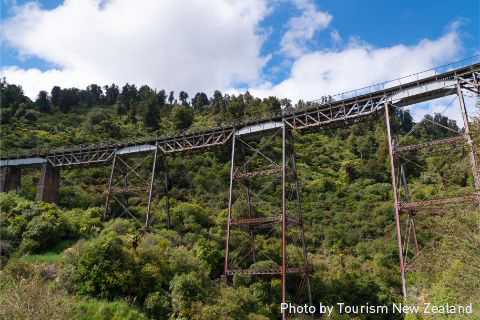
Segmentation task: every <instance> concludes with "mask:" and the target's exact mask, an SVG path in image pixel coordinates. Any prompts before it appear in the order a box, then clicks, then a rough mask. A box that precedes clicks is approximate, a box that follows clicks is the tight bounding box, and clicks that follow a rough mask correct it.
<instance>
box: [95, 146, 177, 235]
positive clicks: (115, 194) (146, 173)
mask: <svg viewBox="0 0 480 320" xmlns="http://www.w3.org/2000/svg"><path fill="white" fill-rule="evenodd" d="M159 162H160V163H159ZM160 168H161V171H162V172H161V174H159V172H158V171H160V170H159V169H160ZM163 197H164V198H165V211H166V224H167V228H170V203H169V202H170V198H169V180H168V167H167V158H166V155H165V154H164V153H163V152H162V151H161V150H160V148H158V147H156V148H154V149H153V150H151V151H150V157H149V156H147V157H143V158H132V157H131V156H130V157H129V155H128V154H123V155H122V154H121V153H120V152H115V153H114V155H113V160H112V167H111V172H110V179H109V182H108V189H107V195H106V200H105V211H104V219H107V218H109V217H115V216H123V215H125V214H127V215H129V216H130V217H131V218H133V219H134V220H135V221H136V222H137V223H138V224H139V225H141V226H142V227H143V229H142V232H147V231H148V228H149V226H150V224H151V223H152V221H153V218H154V215H153V214H152V205H153V203H155V202H159V201H160V200H161V199H162V198H163ZM155 199H157V200H158V201H155ZM112 200H113V204H110V202H111V201H112ZM139 205H142V206H144V207H146V212H145V214H144V216H143V217H140V216H139V215H138V213H136V212H134V210H132V207H135V206H139ZM142 220H143V221H142Z"/></svg>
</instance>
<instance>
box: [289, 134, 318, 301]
mask: <svg viewBox="0 0 480 320" xmlns="http://www.w3.org/2000/svg"><path fill="white" fill-rule="evenodd" d="M290 137H291V140H290V141H291V144H292V146H291V147H292V156H291V157H292V169H293V179H294V183H295V193H296V195H297V210H298V226H299V227H300V236H301V238H302V249H303V265H304V268H305V276H306V277H307V279H306V283H307V294H308V303H309V304H310V305H313V304H312V292H311V288H310V275H309V271H308V256H307V247H306V246H305V232H304V230H303V214H302V204H301V201H300V188H299V186H298V175H297V164H296V159H295V146H294V141H293V137H292V136H291V135H290Z"/></svg>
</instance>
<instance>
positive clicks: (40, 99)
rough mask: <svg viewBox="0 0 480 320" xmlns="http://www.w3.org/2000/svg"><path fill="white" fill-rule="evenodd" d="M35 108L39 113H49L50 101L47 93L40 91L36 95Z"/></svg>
mask: <svg viewBox="0 0 480 320" xmlns="http://www.w3.org/2000/svg"><path fill="white" fill-rule="evenodd" d="M35 106H36V107H37V108H38V111H40V112H45V113H48V112H50V101H49V100H48V93H47V91H43V90H42V91H40V92H39V93H38V96H37V100H35Z"/></svg>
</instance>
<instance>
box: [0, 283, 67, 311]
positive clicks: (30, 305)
mask: <svg viewBox="0 0 480 320" xmlns="http://www.w3.org/2000/svg"><path fill="white" fill-rule="evenodd" d="M0 280H1V281H0V283H1V284H2V285H0V288H1V290H0V305H1V306H2V307H1V308H0V318H1V319H35V320H51V319H58V320H62V319H65V320H67V319H72V316H73V309H72V305H73V301H72V299H71V298H70V297H68V296H66V295H65V294H64V293H62V292H61V291H58V290H54V289H52V288H51V287H50V286H48V285H47V284H45V283H43V282H41V281H40V280H38V279H36V278H35V277H34V278H32V279H30V280H28V281H15V280H13V279H8V278H5V277H2V278H0Z"/></svg>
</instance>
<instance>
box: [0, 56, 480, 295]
mask: <svg viewBox="0 0 480 320" xmlns="http://www.w3.org/2000/svg"><path fill="white" fill-rule="evenodd" d="M477 60H478V59H477ZM465 92H469V93H473V94H474V95H477V96H478V95H480V63H478V62H475V63H472V61H471V60H466V61H462V62H459V63H456V64H452V65H447V66H444V67H441V68H437V69H432V70H429V71H425V72H421V73H418V74H413V75H410V76H407V77H403V78H400V79H396V80H393V81H389V82H385V83H382V84H378V85H374V86H370V87H366V88H363V89H358V90H353V91H350V92H346V93H343V94H340V95H337V96H333V97H332V98H331V99H322V100H321V101H320V100H319V101H312V102H311V103H309V104H307V107H306V108H304V109H300V110H299V109H295V110H293V111H290V112H286V111H282V112H281V113H278V114H273V115H271V116H270V117H266V118H257V119H250V120H247V121H244V122H235V123H233V124H231V125H229V126H224V127H217V128H210V129H206V130H202V131H195V132H184V133H181V134H174V135H168V136H156V137H152V138H150V139H144V140H141V141H130V142H125V143H110V142H105V143H98V144H92V145H76V146H65V147H63V148H59V149H55V150H47V151H45V150H29V152H27V153H25V154H16V155H2V157H1V159H0V167H1V168H2V177H1V185H0V190H1V191H2V192H6V191H9V190H14V189H16V188H18V187H19V186H20V181H21V170H22V168H25V167H38V168H40V170H41V174H40V180H39V183H38V188H37V194H36V199H37V200H42V201H45V202H55V200H56V199H57V197H58V190H59V185H60V170H61V169H64V168H71V167H78V166H85V165H87V166H89V165H103V166H111V174H110V179H109V185H108V192H107V196H106V202H105V217H107V215H108V212H109V211H108V210H109V203H111V202H112V201H114V202H116V203H117V204H118V205H120V207H121V208H122V211H123V212H122V214H129V215H131V216H132V217H133V218H135V216H134V215H133V214H132V213H131V212H130V210H129V205H128V203H125V201H124V199H125V198H122V195H123V196H125V195H130V194H133V193H134V192H137V193H140V194H143V195H144V196H145V198H146V200H145V202H144V204H145V206H146V208H147V210H146V215H145V217H143V218H144V221H142V222H141V224H142V226H143V230H144V231H145V232H146V231H147V230H148V226H149V224H150V223H151V221H152V217H151V205H152V201H153V200H152V199H153V198H154V197H155V195H156V194H157V193H162V194H163V196H164V197H166V206H167V207H166V212H167V226H168V227H169V224H170V221H169V205H168V203H169V202H168V189H169V186H168V183H169V180H168V176H167V175H168V168H167V161H166V159H167V156H168V155H174V154H176V155H181V154H184V153H187V152H192V151H197V152H201V151H202V150H205V149H207V148H213V147H226V146H230V147H231V153H232V157H231V173H230V187H229V202H228V221H227V226H226V247H225V248H226V250H225V268H224V279H225V280H226V281H228V279H229V278H230V277H231V276H233V275H234V274H236V273H240V274H247V275H258V276H260V275H269V276H275V275H278V276H281V278H282V302H286V301H287V300H288V299H287V298H288V297H287V292H286V291H287V289H286V288H287V276H288V275H290V274H297V275H300V276H297V278H295V279H297V280H298V279H300V280H299V282H300V284H299V286H298V292H299V293H300V291H302V290H305V288H306V294H305V295H304V296H308V297H309V299H310V302H311V295H310V283H309V277H308V261H307V260H308V259H307V253H306V250H305V243H304V237H303V220H302V212H301V201H300V193H299V188H298V180H297V172H296V164H295V155H294V150H293V138H292V136H291V135H290V132H291V131H292V130H295V131H297V132H299V133H306V132H311V131H322V130H329V129H331V128H335V127H344V126H350V125H353V124H355V123H358V122H360V121H364V120H365V119H369V118H376V119H377V121H379V119H386V131H387V132H386V134H387V136H388V146H389V160H390V172H391V177H392V190H393V198H394V203H393V208H394V211H395V223H396V233H397V242H398V249H399V262H400V274H401V278H402V286H403V287H402V292H403V294H404V296H406V294H407V292H406V285H405V274H406V272H407V271H409V270H412V269H414V263H413V262H411V261H414V258H415V257H413V258H412V259H411V261H407V258H406V251H407V249H406V243H407V241H410V240H407V239H406V238H405V237H406V234H407V233H408V235H409V239H413V240H412V241H413V242H414V248H415V250H416V254H418V252H419V249H418V242H417V240H416V231H415V212H417V211H418V210H422V209H424V208H429V209H432V208H433V209H436V210H441V209H442V207H445V206H452V205H473V206H476V205H479V204H480V176H479V168H478V163H477V161H478V160H477V159H476V155H475V152H474V142H473V141H472V138H471V136H470V127H469V122H468V115H467V110H466V107H465V101H464V93H465ZM448 96H454V97H456V98H455V99H457V100H458V103H457V106H455V107H456V108H458V112H459V113H461V114H462V118H463V126H464V130H463V131H461V132H458V133H456V134H455V135H452V136H451V137H448V138H446V139H442V140H437V141H429V142H425V143H421V144H416V145H401V144H400V140H399V139H396V138H395V136H394V128H392V123H391V121H390V120H391V113H392V111H393V110H394V109H395V108H402V107H406V106H409V105H413V104H416V103H421V102H425V101H429V100H433V99H438V98H442V97H448ZM383 116H384V117H383ZM258 137H264V138H265V137H269V139H268V141H270V143H271V144H274V143H277V144H278V147H279V150H281V154H278V158H276V159H274V156H272V155H271V154H268V153H267V152H264V151H263V149H262V148H264V147H265V146H263V147H259V146H258V145H257V144H254V143H253V142H252V141H255V139H257V140H258ZM477 143H478V142H477ZM442 146H443V147H445V146H456V147H457V149H458V147H459V148H460V149H462V150H463V151H464V152H465V153H466V154H467V155H468V158H469V161H470V164H471V175H472V178H473V181H474V186H475V190H474V191H473V192H470V193H463V194H461V195H458V196H455V197H450V198H443V199H426V200H422V201H411V199H410V195H409V192H408V186H407V182H406V181H407V180H406V178H405V168H404V164H405V161H408V159H407V158H406V156H405V154H406V153H408V152H414V151H417V150H420V149H424V148H427V149H435V148H442ZM147 156H149V157H150V158H152V156H153V162H152V163H153V164H152V168H151V171H150V172H151V173H150V175H149V176H141V173H139V171H138V170H136V168H135V167H133V166H132V165H131V164H130V163H129V162H128V159H131V158H137V159H138V158H146V157H147ZM253 158H257V159H261V161H256V162H255V163H256V164H255V165H253V166H250V167H249V164H252V163H253V162H250V160H249V159H253ZM160 159H163V161H160ZM262 161H263V162H262ZM259 163H260V164H259ZM159 167H161V168H162V171H163V174H162V175H159V174H157V171H159V170H158V168H159ZM119 176H120V178H121V179H117V177H119ZM127 176H129V177H130V178H129V179H130V181H132V182H131V183H130V185H128V186H127V184H126V183H125V184H124V185H122V184H121V183H120V184H119V183H118V181H124V180H125V181H127ZM269 176H277V177H279V179H280V180H279V181H281V193H279V194H278V197H279V199H280V200H281V201H279V203H281V206H280V208H279V212H277V213H274V212H272V215H271V216H255V215H254V213H252V202H253V200H252V194H253V188H254V185H255V183H254V182H252V181H254V180H255V179H262V178H265V177H269ZM122 179H124V180H122ZM135 179H136V181H137V183H136V185H134V183H133V181H134V180H135ZM159 181H161V183H159ZM248 181H249V182H248ZM247 182H248V183H247ZM161 184H163V186H161V187H160V186H159V185H161ZM238 186H241V188H240V189H238V188H237V187H238ZM160 189H163V192H161V191H160ZM288 190H291V191H292V192H291V193H290V195H288ZM240 193H241V194H242V196H240ZM241 197H243V198H242V199H243V200H242V201H241V202H242V203H244V204H243V205H244V207H245V210H243V211H242V210H237V209H235V202H236V201H237V200H238V199H240V198H241ZM237 202H239V201H237ZM401 216H405V217H406V220H407V225H406V226H404V227H403V229H404V230H402V223H401V219H402V218H401ZM137 221H138V220H137ZM276 227H278V228H280V230H281V231H280V232H279V234H281V237H282V248H281V257H282V260H281V262H279V263H278V265H279V266H278V268H269V269H251V268H248V264H245V263H243V264H240V263H238V264H237V265H232V264H233V261H232V260H233V258H231V252H230V249H232V248H231V247H232V243H230V237H231V232H232V230H234V229H235V230H243V231H245V232H246V233H247V234H248V237H249V239H250V245H251V248H250V249H249V250H247V252H248V255H249V258H248V259H249V260H250V264H252V263H255V261H256V257H255V246H254V239H255V235H254V234H255V232H262V231H261V230H263V229H269V228H276ZM287 227H288V228H291V229H296V230H298V235H299V239H300V241H301V242H302V246H303V264H301V265H289V262H288V257H287V251H286V246H287V244H288V241H289V240H288V234H287V231H286V230H287ZM402 231H404V234H403V235H402ZM411 234H412V237H410V235H411ZM279 249H280V248H279ZM238 266H240V267H242V266H243V268H236V267H238ZM245 266H246V267H245ZM302 292H305V291H302ZM292 299H293V298H292Z"/></svg>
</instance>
